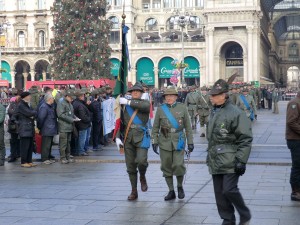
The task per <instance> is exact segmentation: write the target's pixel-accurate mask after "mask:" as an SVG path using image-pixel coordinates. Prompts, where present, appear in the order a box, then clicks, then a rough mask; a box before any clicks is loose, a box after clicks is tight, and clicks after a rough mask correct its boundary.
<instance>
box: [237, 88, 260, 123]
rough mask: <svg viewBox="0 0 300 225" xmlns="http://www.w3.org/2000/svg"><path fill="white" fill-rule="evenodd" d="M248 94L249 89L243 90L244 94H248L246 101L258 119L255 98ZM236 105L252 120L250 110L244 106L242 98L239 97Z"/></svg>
mask: <svg viewBox="0 0 300 225" xmlns="http://www.w3.org/2000/svg"><path fill="white" fill-rule="evenodd" d="M248 92H249V90H248V89H247V88H244V89H243V93H247V94H246V95H245V94H244V97H245V99H246V101H247V102H248V104H249V106H250V108H251V109H252V110H253V113H254V115H255V118H256V117H257V110H256V104H255V102H254V99H253V97H252V96H251V95H249V94H248ZM236 105H237V106H238V107H239V108H240V109H242V110H243V111H244V112H245V113H246V115H247V117H248V118H250V114H251V112H250V111H249V110H248V108H247V107H246V105H245V104H244V102H243V100H242V99H241V97H239V98H238V99H237V103H236Z"/></svg>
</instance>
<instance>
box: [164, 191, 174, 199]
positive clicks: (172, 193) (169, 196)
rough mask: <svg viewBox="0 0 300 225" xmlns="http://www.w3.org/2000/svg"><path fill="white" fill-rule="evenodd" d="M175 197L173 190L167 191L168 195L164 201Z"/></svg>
mask: <svg viewBox="0 0 300 225" xmlns="http://www.w3.org/2000/svg"><path fill="white" fill-rule="evenodd" d="M175 198H176V194H175V191H169V193H168V195H167V196H166V197H165V201H170V200H173V199H175Z"/></svg>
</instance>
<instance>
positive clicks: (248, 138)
mask: <svg viewBox="0 0 300 225" xmlns="http://www.w3.org/2000/svg"><path fill="white" fill-rule="evenodd" d="M228 98H229V96H228V84H227V82H226V81H225V80H222V79H220V80H218V81H217V82H215V84H214V85H213V88H212V90H211V91H210V100H211V102H212V104H213V108H212V111H211V114H210V119H209V122H208V128H207V139H208V149H207V151H208V154H207V165H208V168H209V172H210V174H212V178H213V185H214V192H215V198H216V203H217V207H218V212H219V215H220V217H221V218H222V219H223V223H222V225H233V224H236V218H235V215H234V208H235V209H236V210H237V211H238V213H239V214H240V223H239V224H240V225H248V224H249V223H250V219H251V214H250V210H249V209H248V207H247V206H246V205H245V202H244V199H243V197H242V195H241V193H240V192H239V189H238V181H239V177H240V176H242V175H243V174H244V173H245V171H246V163H247V161H248V158H249V155H250V151H251V146H252V139H253V137H252V130H251V122H250V120H249V119H248V118H247V116H246V114H245V113H244V112H242V111H241V110H240V109H238V107H236V106H234V105H233V104H231V103H230V101H229V99H228Z"/></svg>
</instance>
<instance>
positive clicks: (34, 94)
mask: <svg viewBox="0 0 300 225" xmlns="http://www.w3.org/2000/svg"><path fill="white" fill-rule="evenodd" d="M29 92H30V94H31V100H30V106H31V108H32V109H34V110H37V107H38V105H39V102H40V94H39V90H38V87H37V86H32V87H31V88H30V90H29Z"/></svg>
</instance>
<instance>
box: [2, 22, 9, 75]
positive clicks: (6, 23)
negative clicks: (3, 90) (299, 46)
mask: <svg viewBox="0 0 300 225" xmlns="http://www.w3.org/2000/svg"><path fill="white" fill-rule="evenodd" d="M9 27H10V23H9V22H8V21H5V22H1V23H0V37H1V36H3V33H4V32H6V31H7V29H8V28H9ZM3 40H4V41H6V40H5V38H4V39H3ZM2 45H3V44H2V43H0V80H2V47H3V46H2ZM4 46H5V44H4Z"/></svg>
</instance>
